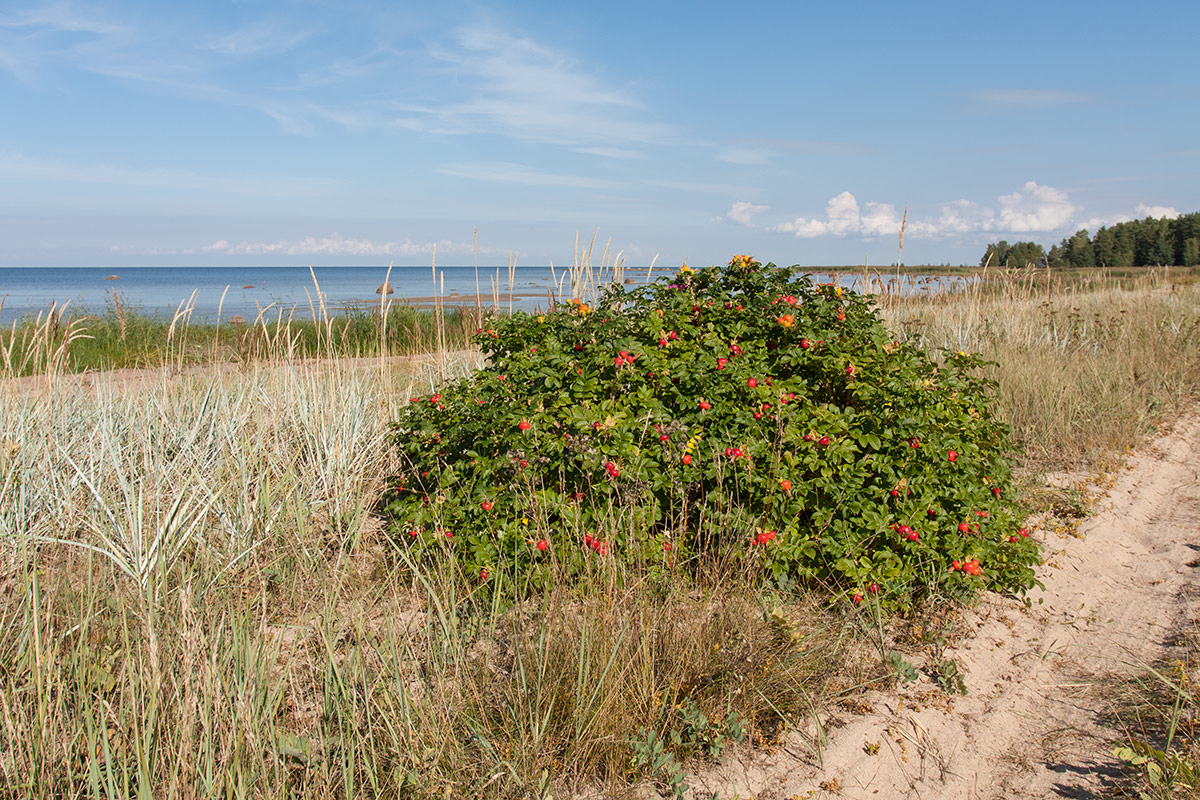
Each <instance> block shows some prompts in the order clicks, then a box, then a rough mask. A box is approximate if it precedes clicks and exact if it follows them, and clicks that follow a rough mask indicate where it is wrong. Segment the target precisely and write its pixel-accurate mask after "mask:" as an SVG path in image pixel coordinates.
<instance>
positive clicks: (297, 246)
mask: <svg viewBox="0 0 1200 800" xmlns="http://www.w3.org/2000/svg"><path fill="white" fill-rule="evenodd" d="M435 244H436V245H437V250H438V252H440V253H456V254H459V253H470V252H473V251H474V249H475V248H474V244H473V243H472V242H453V241H450V240H448V239H444V240H442V241H439V242H436V243H435V242H414V241H412V240H411V239H408V238H405V239H404V240H403V241H399V242H396V241H388V242H375V241H372V240H370V239H347V238H344V237H343V236H342V235H341V234H339V233H334V234H331V235H329V236H322V237H316V236H305V237H304V238H303V239H293V240H288V239H281V240H280V241H277V242H238V243H237V244H232V243H230V242H229V241H228V240H226V239H218V240H217V241H215V242H213V243H212V244H210V245H208V246H207V247H203V248H201V249H202V251H203V252H205V253H221V254H225V255H231V256H242V255H289V256H308V255H351V256H389V257H396V256H411V255H425V254H429V253H432V252H433V249H434V245H435ZM480 252H484V249H483V248H481V249H480ZM489 252H490V250H489Z"/></svg>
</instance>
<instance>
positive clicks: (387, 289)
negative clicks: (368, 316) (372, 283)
mask: <svg viewBox="0 0 1200 800" xmlns="http://www.w3.org/2000/svg"><path fill="white" fill-rule="evenodd" d="M375 294H393V292H392V285H391V284H390V283H388V282H387V281H384V282H383V285H382V286H380V287H379V288H378V289H376V290H375Z"/></svg>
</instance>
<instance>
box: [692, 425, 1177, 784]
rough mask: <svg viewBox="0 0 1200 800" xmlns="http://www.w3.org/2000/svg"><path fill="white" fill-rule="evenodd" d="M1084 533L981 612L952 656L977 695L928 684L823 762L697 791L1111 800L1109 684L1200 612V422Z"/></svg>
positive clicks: (838, 740)
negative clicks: (1024, 588) (1034, 576)
mask: <svg viewBox="0 0 1200 800" xmlns="http://www.w3.org/2000/svg"><path fill="white" fill-rule="evenodd" d="M1080 533H1081V534H1082V537H1081V538H1059V537H1057V536H1052V537H1051V541H1048V542H1047V558H1046V564H1045V565H1044V566H1043V568H1042V570H1041V574H1040V578H1041V580H1042V581H1043V582H1044V583H1045V584H1046V589H1045V592H1041V591H1038V590H1034V592H1033V593H1032V594H1031V599H1032V601H1033V605H1032V607H1031V608H1028V609H1027V608H1025V607H1024V606H1023V605H1022V604H1020V603H1018V602H1016V601H1014V600H1006V599H1004V598H996V597H993V598H989V599H987V600H986V601H985V602H984V603H982V604H981V606H980V607H979V608H978V609H975V610H973V611H971V612H970V614H969V616H968V619H967V622H968V625H967V629H968V630H969V633H968V634H967V635H966V636H965V637H964V638H965V640H964V641H961V642H960V643H958V646H957V647H955V648H953V649H950V650H948V651H947V653H946V655H948V656H952V657H954V658H955V659H956V660H957V661H958V663H959V664H961V665H963V667H964V668H965V672H966V676H965V680H966V686H967V689H968V691H969V694H968V695H966V696H965V697H958V698H955V699H953V700H952V702H950V703H947V702H946V700H945V696H944V695H942V694H941V693H940V692H938V691H936V688H935V687H934V686H933V684H931V683H930V681H929V679H928V678H925V677H922V679H921V681H919V682H918V683H917V684H912V685H909V686H907V687H902V688H900V689H898V690H897V691H896V692H892V693H878V694H873V695H871V696H869V697H867V698H865V699H866V702H867V704H868V705H869V706H871V707H872V708H873V710H872V711H870V712H868V713H866V714H864V715H860V716H849V715H846V716H847V719H846V720H845V721H844V724H843V725H841V726H840V727H833V729H832V730H831V732H830V733H829V741H828V744H827V746H826V748H825V749H824V752H823V753H822V755H821V758H820V759H819V762H820V763H816V762H817V761H818V760H817V759H815V758H813V757H811V756H806V755H805V751H806V748H805V746H804V745H803V744H802V743H801V742H800V740H799V738H797V739H796V740H794V741H790V742H786V743H785V746H784V747H783V748H781V749H780V750H779V751H777V752H776V753H774V754H765V753H754V754H752V755H750V756H749V757H748V758H746V759H743V760H740V761H737V760H735V761H731V762H730V763H726V764H723V765H721V766H720V767H719V768H717V769H715V770H711V771H705V773H704V774H703V775H698V776H694V777H693V779H692V781H691V784H692V786H693V787H694V790H693V796H694V797H696V798H708V797H710V796H712V794H713V793H714V792H715V793H717V796H719V797H735V796H736V797H742V798H746V797H753V798H755V799H756V800H773V799H774V798H811V799H812V800H816V798H825V797H840V798H924V799H926V800H929V799H931V798H944V799H945V800H951V798H953V800H967V799H975V798H978V799H979V800H984V799H985V798H986V799H990V798H1053V797H1066V798H1091V797H1100V796H1104V795H1106V794H1107V789H1108V788H1109V787H1111V785H1112V781H1113V779H1114V777H1115V776H1116V775H1117V764H1116V762H1115V760H1114V759H1113V758H1112V757H1111V755H1109V754H1110V753H1111V748H1112V744H1111V742H1112V740H1113V739H1114V738H1115V737H1117V736H1118V732H1117V731H1114V730H1111V729H1108V728H1106V727H1105V726H1104V724H1103V722H1102V719H1103V716H1104V712H1105V710H1106V708H1107V705H1106V704H1107V703H1108V702H1109V699H1108V698H1106V697H1105V696H1104V695H1105V692H1104V686H1105V683H1104V682H1103V681H1102V680H1101V679H1102V678H1103V676H1106V675H1114V674H1117V675H1127V674H1129V673H1130V672H1131V670H1132V667H1131V665H1140V664H1145V663H1154V662H1156V661H1159V660H1160V659H1163V658H1165V657H1167V656H1168V655H1169V654H1170V652H1171V650H1170V648H1171V647H1172V645H1173V641H1172V640H1173V638H1174V637H1175V635H1176V634H1177V633H1178V632H1179V631H1181V630H1182V629H1184V628H1185V627H1186V626H1187V624H1188V623H1189V622H1190V621H1192V620H1195V619H1196V618H1197V611H1198V610H1200V597H1197V596H1196V595H1197V592H1196V589H1197V588H1198V586H1200V578H1198V576H1197V572H1196V569H1195V567H1194V566H1192V564H1195V563H1196V557H1197V551H1200V418H1197V417H1192V418H1189V419H1185V420H1184V421H1182V422H1181V423H1180V424H1179V425H1178V426H1176V428H1175V430H1174V431H1173V432H1172V433H1171V434H1169V435H1167V436H1164V437H1161V438H1160V439H1158V440H1157V441H1156V442H1154V443H1153V445H1151V446H1150V447H1148V448H1147V449H1146V450H1145V451H1144V452H1143V453H1142V454H1141V455H1139V456H1137V457H1136V458H1134V459H1132V460H1131V462H1130V464H1129V468H1128V469H1127V470H1125V471H1123V472H1122V473H1121V474H1120V475H1119V476H1118V477H1117V479H1116V482H1115V484H1114V486H1113V488H1112V489H1111V490H1109V492H1108V493H1107V495H1106V496H1105V497H1104V499H1103V500H1102V501H1101V504H1100V506H1099V513H1097V514H1096V515H1095V516H1093V517H1092V518H1091V519H1089V520H1088V521H1087V522H1086V523H1085V524H1084V525H1083V526H1082V527H1081V528H1080ZM1039 601H1041V602H1039ZM1110 685H1111V684H1110ZM833 724H834V725H836V724H837V723H836V721H835V722H834V723H833ZM875 744H878V748H877V749H876V748H875V747H874V745H875ZM871 751H874V752H871Z"/></svg>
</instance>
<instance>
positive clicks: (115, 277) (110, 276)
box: [104, 275, 121, 281]
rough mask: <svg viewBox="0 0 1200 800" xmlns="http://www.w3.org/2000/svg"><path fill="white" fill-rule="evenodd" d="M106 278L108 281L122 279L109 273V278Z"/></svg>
mask: <svg viewBox="0 0 1200 800" xmlns="http://www.w3.org/2000/svg"><path fill="white" fill-rule="evenodd" d="M104 280H106V281H119V280H121V279H120V278H118V277H117V276H116V275H109V276H108V277H107V278H105V279H104Z"/></svg>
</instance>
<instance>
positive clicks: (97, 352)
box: [0, 295, 487, 377]
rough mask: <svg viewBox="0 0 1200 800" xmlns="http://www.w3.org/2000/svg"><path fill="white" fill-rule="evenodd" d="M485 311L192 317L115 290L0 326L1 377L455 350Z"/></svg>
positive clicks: (398, 306) (393, 306) (445, 308)
mask: <svg viewBox="0 0 1200 800" xmlns="http://www.w3.org/2000/svg"><path fill="white" fill-rule="evenodd" d="M486 313H487V312H485V310H483V309H481V308H476V307H474V306H461V305H442V304H440V303H439V304H435V305H433V306H415V305H408V304H404V303H397V302H389V303H388V304H387V305H386V306H379V305H375V304H372V305H370V306H362V307H351V308H347V309H342V310H336V311H335V310H331V309H328V308H323V307H321V308H318V307H314V308H312V309H311V311H310V309H308V308H305V309H304V312H303V313H302V314H301V313H298V312H296V311H295V310H294V309H293V310H292V311H290V312H287V313H285V312H284V311H282V310H279V309H271V310H269V311H268V312H267V313H263V314H260V315H259V316H257V317H256V318H254V319H249V320H248V319H245V318H243V317H241V316H238V315H233V316H228V317H226V318H225V319H224V320H222V321H196V320H193V319H192V317H191V315H190V314H187V313H184V312H183V311H180V312H179V313H177V314H175V315H172V316H163V315H161V314H148V313H145V312H143V311H141V310H138V309H137V308H131V307H130V306H129V305H128V304H124V305H123V304H122V303H121V301H120V299H119V298H118V297H117V296H115V295H114V296H113V297H112V298H110V300H109V302H108V304H107V305H106V306H105V307H104V308H103V309H100V310H98V311H97V312H96V313H76V312H74V311H71V310H69V308H68V307H56V308H52V309H49V310H47V311H45V312H43V313H41V314H39V315H36V316H34V317H27V318H25V319H23V320H22V321H20V322H16V323H14V324H12V325H11V326H9V327H8V328H7V329H0V377H22V376H29V375H36V374H42V373H46V372H94V371H102V370H110V369H121V368H144V367H158V366H167V365H170V366H175V367H183V366H192V365H197V364H206V363H213V362H235V363H243V364H244V363H249V362H252V361H264V360H278V359H284V360H295V359H304V358H333V357H340V358H362V357H374V356H379V355H381V354H386V355H414V354H420V353H431V352H436V351H439V350H457V349H460V348H462V347H464V346H465V345H466V344H467V341H468V339H469V337H470V336H471V334H473V333H474V332H475V330H476V329H477V328H478V327H479V325H480V324H481V322H482V320H483V319H484V318H485V315H486Z"/></svg>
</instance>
